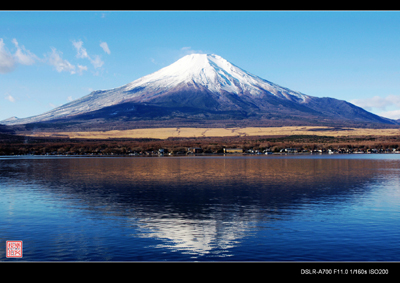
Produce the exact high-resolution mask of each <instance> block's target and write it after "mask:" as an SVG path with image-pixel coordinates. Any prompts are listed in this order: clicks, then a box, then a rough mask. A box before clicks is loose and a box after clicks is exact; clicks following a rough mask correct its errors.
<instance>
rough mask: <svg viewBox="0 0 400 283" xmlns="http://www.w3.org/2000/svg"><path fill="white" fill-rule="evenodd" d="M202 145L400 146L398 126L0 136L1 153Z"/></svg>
mask: <svg viewBox="0 0 400 283" xmlns="http://www.w3.org/2000/svg"><path fill="white" fill-rule="evenodd" d="M188 147H200V148H202V150H203V153H205V154H207V153H210V154H211V153H222V152H223V148H242V149H243V150H244V151H247V150H248V149H253V150H265V149H269V150H271V151H273V152H279V151H280V149H284V148H296V149H298V151H307V152H309V151H310V150H318V149H321V150H328V149H333V150H343V151H342V152H349V151H350V152H351V151H358V150H362V151H365V152H367V151H368V150H371V149H376V150H378V151H379V152H384V151H386V152H392V151H393V149H394V150H398V149H400V128H386V129H373V128H370V129H369V128H350V127H349V128H347V127H323V126H291V127H243V128H188V127H179V128H176V127H175V128H152V129H132V130H115V131H88V132H36V133H34V134H32V133H31V134H29V135H28V134H25V135H12V134H9V133H3V134H0V155H22V154H39V155H43V154H48V155H59V154H61V155H74V154H79V155H128V154H132V153H138V154H146V152H151V151H158V149H160V148H163V149H165V151H166V152H169V153H173V154H177V153H186V152H187V148H188Z"/></svg>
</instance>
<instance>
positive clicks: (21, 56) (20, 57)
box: [12, 38, 39, 65]
mask: <svg viewBox="0 0 400 283" xmlns="http://www.w3.org/2000/svg"><path fill="white" fill-rule="evenodd" d="M12 42H13V43H14V45H15V47H16V48H17V51H16V52H15V54H14V57H15V59H16V61H17V62H18V63H20V64H23V65H32V64H34V63H35V60H38V59H39V58H38V57H37V56H36V55H35V54H33V53H32V52H30V51H29V50H26V49H25V46H22V48H21V47H19V45H18V41H17V40H16V39H15V38H14V39H13V40H12Z"/></svg>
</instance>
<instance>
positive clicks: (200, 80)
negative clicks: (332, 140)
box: [125, 54, 307, 100]
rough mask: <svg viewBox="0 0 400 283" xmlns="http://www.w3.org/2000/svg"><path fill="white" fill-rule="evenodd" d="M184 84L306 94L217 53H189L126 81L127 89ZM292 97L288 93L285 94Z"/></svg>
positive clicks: (253, 92)
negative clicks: (146, 73)
mask: <svg viewBox="0 0 400 283" xmlns="http://www.w3.org/2000/svg"><path fill="white" fill-rule="evenodd" d="M182 84H196V85H199V86H203V87H205V88H206V89H208V90H209V91H211V92H215V93H219V92H221V91H226V92H229V93H235V94H242V93H248V94H250V95H254V96H259V95H261V94H262V93H265V91H268V92H270V93H272V94H274V95H277V96H281V97H283V96H285V94H289V96H294V97H296V98H298V99H301V100H305V99H306V97H307V96H306V95H304V94H302V93H300V92H294V91H291V90H289V89H286V88H283V87H280V86H278V85H276V84H273V83H271V82H269V81H266V80H264V79H262V78H260V77H257V76H255V75H252V74H250V73H248V72H246V71H245V70H243V69H241V68H239V67H237V66H235V65H233V64H231V63H230V62H228V61H227V60H225V59H224V58H222V57H221V56H218V55H215V54H190V55H186V56H184V57H182V58H181V59H179V60H178V61H176V62H175V63H173V64H171V65H169V66H167V67H165V68H162V69H160V70H159V71H156V72H154V73H152V74H150V75H147V76H144V77H142V78H140V79H138V80H135V81H133V82H131V83H129V84H128V85H126V88H125V89H126V90H127V91H129V90H131V89H134V88H137V87H149V86H150V87H152V88H153V89H156V88H161V87H162V88H164V89H168V88H173V87H177V86H178V85H182ZM286 98H289V97H286Z"/></svg>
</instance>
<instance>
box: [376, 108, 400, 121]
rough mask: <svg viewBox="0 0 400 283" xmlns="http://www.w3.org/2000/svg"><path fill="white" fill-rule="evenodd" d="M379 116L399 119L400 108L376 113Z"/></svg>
mask: <svg viewBox="0 0 400 283" xmlns="http://www.w3.org/2000/svg"><path fill="white" fill-rule="evenodd" d="M378 115H379V116H382V117H386V118H389V119H394V120H397V119H400V109H397V110H392V111H386V112H381V113H378Z"/></svg>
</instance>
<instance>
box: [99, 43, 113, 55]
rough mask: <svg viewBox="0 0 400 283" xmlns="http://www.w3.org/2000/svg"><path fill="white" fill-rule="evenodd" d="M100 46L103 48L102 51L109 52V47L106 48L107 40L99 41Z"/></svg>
mask: <svg viewBox="0 0 400 283" xmlns="http://www.w3.org/2000/svg"><path fill="white" fill-rule="evenodd" d="M100 47H101V48H103V50H104V52H106V53H107V54H110V53H111V51H110V48H108V44H107V42H102V43H100Z"/></svg>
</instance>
